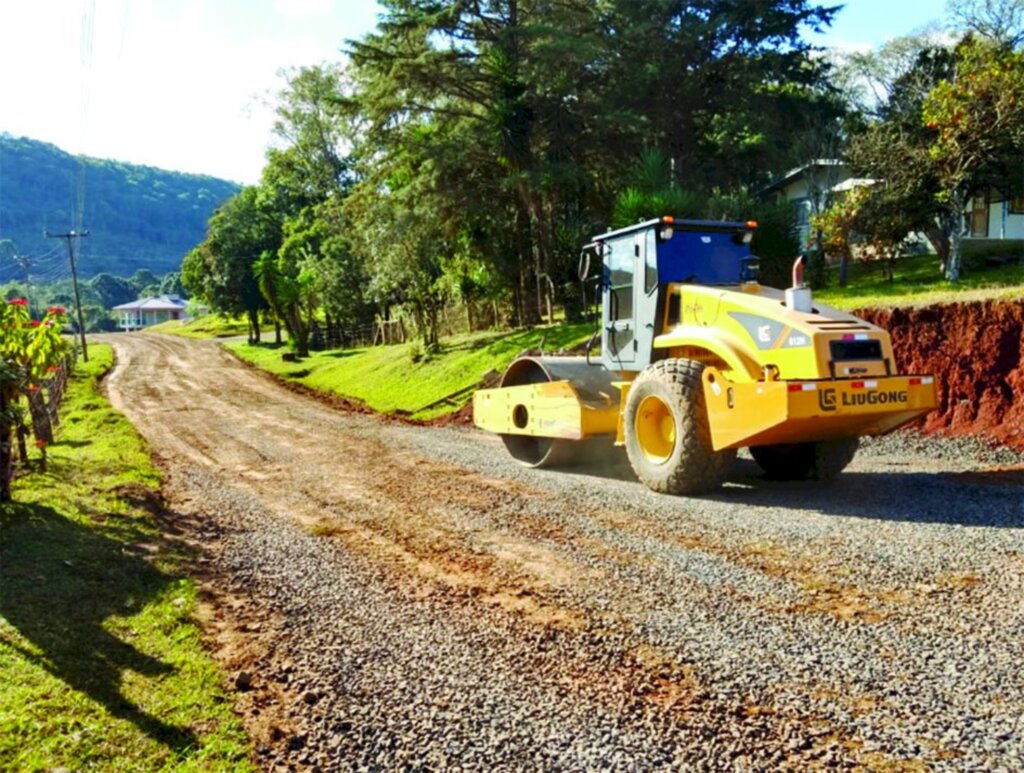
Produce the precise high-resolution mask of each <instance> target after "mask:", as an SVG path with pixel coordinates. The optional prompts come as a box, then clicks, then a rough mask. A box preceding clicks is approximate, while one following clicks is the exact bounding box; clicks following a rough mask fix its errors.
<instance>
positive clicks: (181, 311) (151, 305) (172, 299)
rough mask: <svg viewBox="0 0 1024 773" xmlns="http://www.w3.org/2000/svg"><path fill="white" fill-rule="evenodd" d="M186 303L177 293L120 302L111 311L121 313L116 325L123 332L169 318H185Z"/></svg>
mask: <svg viewBox="0 0 1024 773" xmlns="http://www.w3.org/2000/svg"><path fill="white" fill-rule="evenodd" d="M187 306H188V303H187V302H186V301H183V300H182V299H181V298H179V297H178V296H177V295H161V296H159V297H158V298H141V299H139V300H137V301H132V302H131V303H122V304H121V305H120V306H115V307H114V308H113V309H112V311H116V312H118V313H119V314H120V315H121V319H120V320H119V321H118V323H117V326H118V327H119V328H120V329H121V330H124V331H125V332H130V331H132V330H139V329H141V328H144V327H149V326H150V325H156V324H158V323H160V322H166V321H167V320H169V319H185V318H186V316H187V314H186V312H185V309H186V308H187Z"/></svg>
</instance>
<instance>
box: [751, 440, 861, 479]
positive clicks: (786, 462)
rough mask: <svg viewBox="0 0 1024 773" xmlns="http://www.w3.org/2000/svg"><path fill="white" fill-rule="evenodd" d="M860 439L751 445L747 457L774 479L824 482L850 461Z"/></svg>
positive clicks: (840, 470)
mask: <svg viewBox="0 0 1024 773" xmlns="http://www.w3.org/2000/svg"><path fill="white" fill-rule="evenodd" d="M859 445H860V438H855V437H854V438H840V439H838V440H821V441H818V442H817V443H780V444H778V445H772V446H751V447H750V455H751V456H753V457H754V461H755V462H757V463H758V465H760V467H761V469H762V470H764V472H765V475H767V476H768V477H769V478H773V479H774V480H806V479H807V478H811V479H813V480H827V479H829V478H834V477H835V476H836V475H838V474H839V473H841V472H842V471H843V470H844V469H846V466H847V465H848V464H849V463H850V462H852V461H853V457H854V456H855V455H856V453H857V448H858V446H859Z"/></svg>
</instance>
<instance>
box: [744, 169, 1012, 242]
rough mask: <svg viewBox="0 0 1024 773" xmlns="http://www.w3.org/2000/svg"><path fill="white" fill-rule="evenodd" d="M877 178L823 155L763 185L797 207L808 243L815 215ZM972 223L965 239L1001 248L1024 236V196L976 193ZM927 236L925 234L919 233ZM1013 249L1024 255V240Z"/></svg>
mask: <svg viewBox="0 0 1024 773" xmlns="http://www.w3.org/2000/svg"><path fill="white" fill-rule="evenodd" d="M875 182H876V181H875V180H871V179H867V178H860V177H854V176H853V170H852V169H850V166H849V164H847V163H846V162H845V161H842V160H840V159H835V158H819V159H815V160H813V161H809V162H808V163H806V164H804V165H803V166H799V167H797V168H796V169H791V170H790V171H788V172H786V174H785V175H783V176H782V177H780V178H779V179H778V180H776V181H775V182H773V183H772V184H771V185H768V186H766V187H765V188H763V189H762V190H761V191H760V193H761V194H762V195H774V196H776V197H777V198H779V199H782V200H784V201H790V202H792V203H793V204H794V205H796V208H797V230H798V232H799V237H800V241H801V243H802V244H806V243H807V236H808V233H809V232H810V218H811V215H813V214H816V213H818V212H821V211H822V210H824V209H825V208H826V207H827V206H828V205H829V203H830V200H831V199H832V198H833V197H835V196H837V195H840V194H842V193H843V192H845V191H849V190H852V189H853V188H857V187H859V186H862V185H874V183H875ZM966 214H967V216H968V217H967V221H968V224H969V226H970V228H969V231H968V233H967V234H965V235H964V241H965V242H970V243H971V247H972V248H974V249H978V250H979V251H987V250H989V249H990V248H998V247H999V245H1000V242H1001V241H1003V240H1007V241H1008V240H1012V241H1014V242H1017V241H1020V240H1024V196H1021V197H1017V198H1009V199H1008V198H1007V197H1006V196H1003V195H1000V194H999V193H997V192H996V191H995V190H992V191H990V192H987V193H981V194H978V195H976V196H974V198H973V199H971V202H970V204H969V210H968V212H967V213H966ZM916 236H917V238H918V240H923V239H924V236H923V235H916ZM1007 247H1009V249H1010V250H1011V252H1013V253H1020V254H1022V255H1024V244H1014V245H1012V246H1011V245H1007Z"/></svg>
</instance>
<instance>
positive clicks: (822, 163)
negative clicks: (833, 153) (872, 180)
mask: <svg viewBox="0 0 1024 773" xmlns="http://www.w3.org/2000/svg"><path fill="white" fill-rule="evenodd" d="M846 165H847V163H846V162H845V161H843V160H842V159H841V158H816V159H814V160H812V161H808V162H807V163H806V164H804V165H803V166H798V167H796V168H795V169H790V170H789V171H788V172H786V174H784V175H783V176H782V177H780V178H779V179H778V180H776V181H775V182H773V183H771V184H770V185H766V186H765V187H764V188H762V189H761V190H760V191H759V193H771V192H772V191H775V190H779V189H780V188H785V187H786V186H787V185H789V184H790V183H791V182H793V181H794V180H799V179H800V178H801V177H803V176H804V175H805V174H806V173H807V172H808V170H810V169H816V168H820V167H829V166H846Z"/></svg>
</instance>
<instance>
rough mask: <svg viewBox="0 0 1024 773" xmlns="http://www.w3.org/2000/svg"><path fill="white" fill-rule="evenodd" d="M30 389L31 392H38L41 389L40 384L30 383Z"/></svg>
mask: <svg viewBox="0 0 1024 773" xmlns="http://www.w3.org/2000/svg"><path fill="white" fill-rule="evenodd" d="M28 391H29V392H38V391H39V384H29V385H28Z"/></svg>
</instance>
